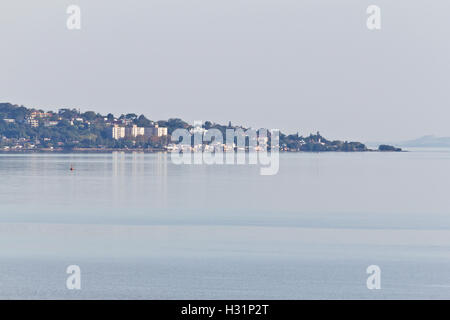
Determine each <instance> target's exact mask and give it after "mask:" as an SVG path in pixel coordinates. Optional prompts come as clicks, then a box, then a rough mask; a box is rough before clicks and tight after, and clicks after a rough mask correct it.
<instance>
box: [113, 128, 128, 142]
mask: <svg viewBox="0 0 450 320" xmlns="http://www.w3.org/2000/svg"><path fill="white" fill-rule="evenodd" d="M111 136H112V138H113V139H116V140H118V139H122V138H125V127H119V126H118V125H115V126H113V127H112V128H111Z"/></svg>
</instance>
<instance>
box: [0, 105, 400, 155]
mask: <svg viewBox="0 0 450 320" xmlns="http://www.w3.org/2000/svg"><path fill="white" fill-rule="evenodd" d="M176 129H185V130H187V131H189V132H190V133H192V134H202V135H203V134H204V133H205V132H207V131H208V130H210V129H216V130H219V131H220V132H221V133H222V134H223V136H224V137H225V136H226V131H227V130H229V129H232V130H235V132H244V131H246V130H247V129H250V128H245V127H242V126H233V125H232V124H231V122H229V123H228V125H221V124H217V123H213V122H211V121H205V122H204V123H203V124H201V125H197V124H196V125H195V126H193V125H190V124H189V123H187V122H185V121H183V120H181V119H179V118H171V119H168V120H159V121H152V120H149V119H148V118H146V117H145V116H144V115H139V116H138V115H137V114H134V113H129V114H122V115H120V116H119V117H115V116H114V115H113V114H112V113H109V114H107V115H101V114H100V113H96V112H94V111H86V112H83V113H81V112H80V110H77V109H68V108H63V109H59V110H58V111H56V112H54V111H44V110H40V109H34V108H26V107H24V106H18V105H13V104H11V103H0V153H29V152H39V153H47V152H48V153H55V152H57V153H110V152H114V151H119V152H146V153H154V152H167V151H171V150H177V149H178V150H181V149H183V147H181V148H180V146H179V144H177V143H176V142H175V143H174V142H172V141H171V135H172V133H173V132H174V131H175V130H176ZM235 140H236V141H237V137H235ZM258 140H259V138H258ZM270 142H271V136H270V135H269V136H268V139H267V141H265V143H267V145H268V146H269V145H271V144H270ZM193 143H194V142H192V147H191V148H192V151H194V152H195V151H197V150H199V149H200V150H201V149H202V148H205V147H209V146H207V144H208V143H205V142H203V144H202V145H200V146H196V145H194V144H193ZM199 147H200V148H199ZM226 147H227V146H225V145H223V148H224V151H225V149H226ZM233 149H234V150H237V147H233V148H232V150H233ZM269 150H270V148H269ZM279 150H280V152H376V151H379V152H399V151H402V149H400V148H396V147H394V146H390V145H380V146H379V147H378V149H369V148H368V147H367V146H366V145H365V144H363V143H361V142H355V141H351V142H349V141H341V140H328V139H326V138H324V137H323V136H321V135H320V133H319V132H317V133H316V134H310V135H307V136H302V135H299V134H298V133H296V134H289V135H287V134H283V133H282V132H280V134H279ZM227 151H229V149H228V150H227ZM245 151H246V152H248V151H249V146H248V144H246V147H245ZM250 151H253V150H250ZM255 151H256V150H255Z"/></svg>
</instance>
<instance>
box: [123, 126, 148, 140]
mask: <svg viewBox="0 0 450 320" xmlns="http://www.w3.org/2000/svg"><path fill="white" fill-rule="evenodd" d="M144 133H145V128H142V127H138V126H137V125H135V124H134V125H133V126H132V127H127V128H125V136H126V137H129V138H136V137H137V136H143V135H144Z"/></svg>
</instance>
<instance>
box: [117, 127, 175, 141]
mask: <svg viewBox="0 0 450 320" xmlns="http://www.w3.org/2000/svg"><path fill="white" fill-rule="evenodd" d="M138 136H145V137H147V138H150V137H154V136H157V137H163V136H167V128H164V127H158V125H155V127H151V128H143V127H138V126H137V125H133V126H132V127H122V126H118V125H114V126H113V127H112V128H111V137H112V138H113V139H116V140H118V139H122V138H136V137H138Z"/></svg>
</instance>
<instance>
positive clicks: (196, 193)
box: [0, 150, 450, 299]
mask: <svg viewBox="0 0 450 320" xmlns="http://www.w3.org/2000/svg"><path fill="white" fill-rule="evenodd" d="M71 165H72V166H73V167H74V168H75V171H70V170H69V168H70V166H71ZM0 179H1V184H0V298H2V299H15V298H25V299H103V298H107V299H197V298H198V299H387V298H393V299H398V298H406V299H417V298H423V299H450V193H449V192H450V151H449V150H413V151H412V152H404V153H376V152H373V153H368V152H367V153H295V154H294V153H291V154H286V153H283V154H280V169H279V172H278V174H277V175H274V176H261V175H260V174H259V167H258V166H254V165H253V166H251V165H239V166H238V165H175V164H173V163H172V162H171V160H170V155H168V154H163V153H159V154H141V153H133V154H124V153H114V154H0ZM73 264H75V265H79V266H80V268H81V283H82V289H81V290H68V289H67V288H66V278H67V276H68V275H67V274H66V268H67V266H68V265H73ZM369 265H378V266H379V267H380V268H381V289H380V290H368V289H367V287H366V279H367V277H368V276H369V275H368V274H367V273H366V268H367V267H368V266H369Z"/></svg>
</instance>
